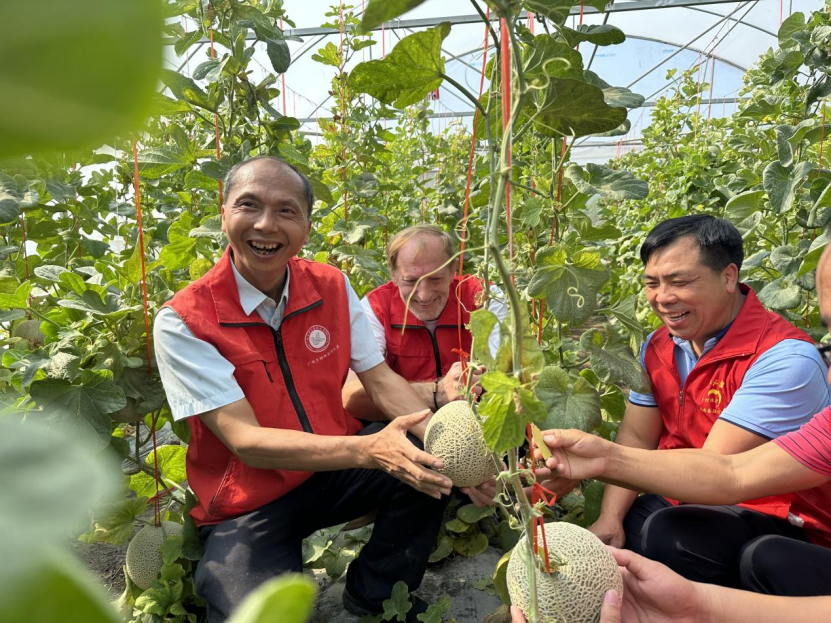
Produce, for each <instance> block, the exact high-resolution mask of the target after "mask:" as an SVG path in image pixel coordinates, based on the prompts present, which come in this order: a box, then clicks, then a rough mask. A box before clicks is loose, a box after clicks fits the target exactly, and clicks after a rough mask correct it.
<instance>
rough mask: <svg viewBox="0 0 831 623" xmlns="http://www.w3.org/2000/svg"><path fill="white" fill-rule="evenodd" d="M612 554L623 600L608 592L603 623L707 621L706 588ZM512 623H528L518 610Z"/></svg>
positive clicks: (651, 563) (647, 562) (639, 559)
mask: <svg viewBox="0 0 831 623" xmlns="http://www.w3.org/2000/svg"><path fill="white" fill-rule="evenodd" d="M609 550H610V551H611V552H612V555H613V556H614V558H615V561H616V562H617V564H618V567H619V569H620V573H621V576H622V579H623V591H622V593H623V596H622V599H621V598H620V596H619V595H618V593H617V592H616V591H615V590H614V589H612V590H609V591H607V593H606V595H605V597H604V599H603V604H602V606H601V608H600V623H692V622H693V621H698V620H704V619H705V618H707V617H706V616H704V615H705V614H706V613H707V610H708V606H709V605H710V604H709V603H708V600H707V599H706V598H705V595H704V593H703V591H702V590H701V588H702V585H699V584H695V583H694V582H690V581H689V580H686V579H684V578H682V577H681V576H680V575H678V574H677V573H675V572H673V571H671V570H670V569H669V568H668V567H665V566H664V565H662V564H660V563H658V562H655V561H653V560H648V559H646V558H644V557H643V556H639V555H638V554H635V553H634V552H630V551H628V550H622V549H615V548H613V547H610V548H609ZM511 623H526V619H525V616H524V615H523V614H522V610H520V609H519V608H518V607H517V606H511Z"/></svg>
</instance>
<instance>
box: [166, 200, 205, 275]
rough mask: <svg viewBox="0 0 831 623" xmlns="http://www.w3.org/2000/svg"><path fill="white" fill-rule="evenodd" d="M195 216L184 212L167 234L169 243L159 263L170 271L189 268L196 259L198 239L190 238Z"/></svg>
mask: <svg viewBox="0 0 831 623" xmlns="http://www.w3.org/2000/svg"><path fill="white" fill-rule="evenodd" d="M192 224H193V216H192V215H191V213H190V212H187V211H185V212H183V213H182V215H181V216H180V217H179V218H178V219H177V220H176V222H175V223H173V225H171V226H170V229H169V230H168V232H167V238H168V240H169V243H168V244H167V245H165V247H164V248H163V249H162V251H161V253H159V262H161V263H162V264H163V265H164V266H165V267H166V268H169V269H170V270H178V269H180V268H187V267H188V266H190V265H191V263H192V262H193V261H194V260H195V259H196V239H195V238H191V237H190V230H191V226H192Z"/></svg>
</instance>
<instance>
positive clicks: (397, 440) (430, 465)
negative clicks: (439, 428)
mask: <svg viewBox="0 0 831 623" xmlns="http://www.w3.org/2000/svg"><path fill="white" fill-rule="evenodd" d="M429 415H430V411H428V410H424V411H419V412H418V413H411V414H410V415H402V416H400V417H397V418H395V419H394V420H393V421H392V422H390V423H389V424H387V426H386V427H385V428H384V430H382V431H381V432H380V433H375V434H374V435H368V436H367V437H365V439H366V440H367V447H366V451H365V453H366V458H367V463H368V466H370V467H371V468H374V469H382V470H384V471H385V472H387V473H388V474H390V475H391V476H394V477H395V478H398V479H399V480H400V481H402V482H405V483H407V484H408V485H410V486H411V487H413V488H414V489H416V490H417V491H421V492H422V493H426V494H427V495H429V496H431V497H434V498H436V499H439V498H441V496H442V494H444V495H450V487H452V486H453V483H452V482H451V480H450V478H448V477H447V476H443V475H441V474H439V473H437V472H435V471H433V470H435V469H442V468H443V467H444V464H443V463H442V461H441V460H440V459H437V458H436V457H434V456H432V455H430V454H427V453H426V452H424V451H423V450H419V449H418V448H417V447H416V446H414V445H413V444H412V443H411V442H410V440H409V439H407V431H408V430H409V429H410V428H412V427H413V426H417V425H418V424H420V423H421V422H423V421H424V420H425V419H427V416H429Z"/></svg>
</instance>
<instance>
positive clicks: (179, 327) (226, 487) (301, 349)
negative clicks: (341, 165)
mask: <svg viewBox="0 0 831 623" xmlns="http://www.w3.org/2000/svg"><path fill="white" fill-rule="evenodd" d="M225 189H226V203H225V205H223V206H222V230H223V231H224V232H225V234H226V236H227V237H228V241H229V243H230V244H229V246H228V248H227V249H226V250H225V253H224V254H223V256H222V258H221V259H220V260H219V262H218V263H217V265H216V266H215V267H214V268H213V269H211V270H210V271H209V272H208V273H207V274H206V275H205V276H204V277H202V278H201V279H199V280H198V281H196V282H194V283H192V284H190V285H189V286H188V287H187V288H185V289H184V290H182V291H181V292H179V293H177V294H176V296H175V297H173V299H172V300H171V301H169V302H168V303H167V304H166V306H165V307H164V308H163V309H162V310H161V311H160V312H159V314H158V315H157V317H156V321H155V328H154V337H155V343H156V352H157V358H158V364H159V369H160V373H161V376H162V381H163V383H164V386H165V391H166V393H167V397H168V403H169V404H170V408H171V411H172V412H173V415H174V417H175V418H176V419H183V418H188V423H189V425H190V429H191V433H192V437H191V444H190V446H189V447H188V454H187V471H188V481H189V483H190V485H191V487H192V488H193V490H194V492H195V493H196V494H197V496H198V498H199V503H198V505H197V506H196V507H194V509H193V510H192V511H191V515H192V517H193V519H194V521H195V522H196V524H197V526H199V531H200V538H201V539H202V541H203V542H204V544H205V555H204V557H203V558H202V560H201V561H200V562H199V565H198V567H197V570H196V590H197V592H198V594H199V595H200V596H201V597H202V598H203V599H204V600H205V601H206V603H207V608H208V619H209V621H210V622H211V623H218V622H220V621H224V620H225V619H226V618H227V617H228V616H229V615H230V613H231V612H232V611H233V610H234V608H235V607H236V606H237V605H238V604H239V603H240V602H241V601H242V600H243V598H244V597H245V596H246V595H247V594H248V593H249V592H251V591H252V590H253V589H255V588H256V587H257V586H258V585H260V584H261V583H263V582H265V581H266V580H268V579H270V578H271V577H273V576H275V575H278V574H281V573H285V572H288V571H300V570H301V564H302V557H301V545H302V539H303V538H305V537H306V536H308V535H309V534H311V533H312V532H313V531H315V530H318V529H320V528H324V527H327V526H331V525H335V524H338V523H343V522H346V521H348V520H350V519H354V518H355V517H358V516H360V515H363V514H366V513H367V512H368V511H371V510H374V509H376V508H377V509H378V515H377V519H376V521H375V527H374V530H373V533H372V537H371V539H370V540H369V542H368V543H367V544H366V545H365V547H364V548H363V550H362V551H361V554H360V556H359V557H358V558H357V559H356V560H355V561H354V562H353V563H352V564H351V565H350V567H349V571H348V573H347V578H346V588H345V590H344V606H345V608H346V609H347V610H348V611H349V612H351V613H353V614H356V615H365V614H375V613H378V612H381V611H382V610H383V608H382V605H381V604H382V602H383V601H384V600H385V599H387V598H389V596H390V594H391V592H392V587H393V585H394V584H395V583H396V582H398V581H403V582H405V583H406V584H407V586H408V587H409V589H410V590H411V591H412V590H415V589H416V588H417V587H418V586H419V584H420V583H421V579H422V577H423V574H424V570H425V567H426V565H427V559H428V557H429V555H430V552H431V551H432V548H433V545H434V542H435V539H436V535H437V533H438V529H439V524H440V521H441V518H442V512H443V509H444V506H445V504H446V501H447V498H446V497H443V495H444V496H446V495H447V494H449V492H450V487H451V482H450V480H449V479H447V478H446V477H444V476H442V475H440V474H438V473H437V472H435V471H433V468H439V467H441V463H440V461H439V460H438V459H436V458H435V457H432V456H430V455H429V454H427V453H425V452H424V451H423V450H422V449H421V444H420V441H419V439H418V438H419V437H421V436H422V435H423V430H424V426H425V420H426V419H427V418H428V417H429V410H428V405H427V404H425V402H424V401H423V400H421V399H420V398H419V397H418V395H416V394H415V392H414V391H413V390H412V389H411V388H410V385H409V384H408V383H407V382H406V381H404V380H403V379H402V378H401V377H399V376H398V375H397V374H395V373H394V372H392V371H391V370H390V368H389V367H388V366H387V365H386V364H385V363H384V358H383V356H382V355H381V353H380V352H379V351H378V348H377V346H376V344H375V340H374V339H373V337H372V330H371V328H370V327H369V324H368V322H367V320H366V317H365V316H364V313H363V311H362V309H361V305H360V302H359V300H358V298H357V296H356V295H355V293H354V291H353V290H352V288H351V286H350V285H349V282H348V280H347V279H346V278H345V277H344V275H343V274H342V273H341V272H339V271H338V270H336V269H334V268H332V267H330V266H326V265H324V264H319V263H315V262H309V261H305V260H301V259H299V258H297V257H296V255H297V254H298V252H299V251H300V250H301V249H302V247H303V245H304V244H305V243H306V241H307V239H308V234H309V232H310V230H311V210H312V204H313V202H314V195H313V192H312V188H311V185H310V184H309V181H308V180H307V179H306V178H305V177H304V176H303V175H302V174H301V173H299V172H298V171H297V170H296V169H294V168H293V167H291V166H290V165H288V164H287V163H285V162H283V161H281V160H278V159H276V158H271V157H257V158H252V159H250V160H248V161H245V162H243V163H241V164H239V165H237V166H235V167H234V168H233V169H232V170H231V171H230V172H229V173H228V177H227V178H226V181H225ZM350 367H351V368H352V370H354V371H355V372H356V373H357V375H358V377H359V378H360V380H361V382H362V384H363V386H364V387H365V388H367V392H368V394H369V396H370V398H371V399H372V401H373V402H374V403H375V404H376V405H377V406H378V408H379V409H380V410H381V411H382V412H383V413H384V414H385V416H387V417H388V418H389V420H391V422H389V423H387V424H386V425H385V424H382V423H373V424H371V425H370V426H368V427H366V428H362V424H361V423H360V422H358V420H356V419H354V418H353V417H351V416H350V415H349V414H348V413H347V412H346V411H345V410H344V408H343V405H342V402H341V390H342V387H343V384H344V382H345V380H346V376H347V372H348V370H349V369H350ZM407 414H409V415H407ZM412 600H413V608H412V609H411V610H410V612H409V613H408V618H407V620H408V621H411V620H412V621H416V617H417V615H418V614H420V613H422V612H424V610H426V607H427V604H425V603H424V602H423V601H421V600H419V599H418V598H416V597H413V598H412Z"/></svg>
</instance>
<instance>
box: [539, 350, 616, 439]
mask: <svg viewBox="0 0 831 623" xmlns="http://www.w3.org/2000/svg"><path fill="white" fill-rule="evenodd" d="M536 390H537V396H538V397H539V398H540V400H542V402H543V403H544V404H545V406H546V407H547V409H548V414H547V416H546V418H545V420H544V421H542V420H540V421H538V422H537V423H538V425H539V427H540V428H541V429H543V430H545V429H551V428H577V429H579V430H583V431H586V432H591V431H593V430H594V429H595V428H597V427H598V426H599V425H600V422H601V417H600V394H598V393H597V390H596V389H595V388H594V387H592V386H591V385H590V384H589V383H588V381H586V380H585V379H584V378H582V377H577V378H576V379H572V378H571V377H569V375H568V372H566V371H565V370H563V369H562V368H560V367H559V366H547V367H546V368H545V370H543V373H542V374H541V375H540V377H539V379H538V380H537V388H536Z"/></svg>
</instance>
